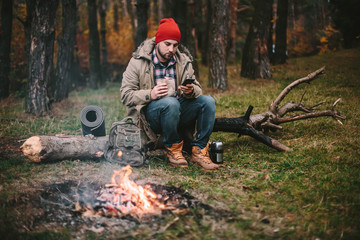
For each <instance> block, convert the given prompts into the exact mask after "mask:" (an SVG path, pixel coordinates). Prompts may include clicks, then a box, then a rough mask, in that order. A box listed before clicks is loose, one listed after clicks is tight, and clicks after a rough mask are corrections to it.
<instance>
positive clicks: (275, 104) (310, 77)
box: [269, 66, 325, 113]
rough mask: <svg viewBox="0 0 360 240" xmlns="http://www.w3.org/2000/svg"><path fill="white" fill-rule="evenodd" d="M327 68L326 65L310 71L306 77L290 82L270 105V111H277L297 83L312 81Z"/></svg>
mask: <svg viewBox="0 0 360 240" xmlns="http://www.w3.org/2000/svg"><path fill="white" fill-rule="evenodd" d="M324 70H325V66H324V67H322V68H320V69H318V70H316V71H315V72H313V73H310V74H309V75H307V76H306V77H303V78H300V79H298V80H296V81H294V82H292V83H290V84H289V85H288V86H287V87H286V88H284V90H282V92H281V93H280V95H279V96H278V97H277V98H276V99H275V101H274V102H273V103H272V104H271V105H270V108H269V109H270V111H271V112H273V113H275V112H276V110H277V108H278V106H279V104H280V103H281V101H282V100H283V99H284V98H285V97H286V95H287V94H288V93H289V92H290V91H291V90H292V89H293V88H295V87H296V86H297V85H299V84H301V83H310V82H311V81H312V80H314V79H315V78H316V77H317V76H318V75H320V74H321V73H323V72H324Z"/></svg>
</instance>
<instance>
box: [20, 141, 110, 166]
mask: <svg viewBox="0 0 360 240" xmlns="http://www.w3.org/2000/svg"><path fill="white" fill-rule="evenodd" d="M108 139H109V137H106V136H105V137H98V138H90V137H86V136H85V137H84V136H66V137H56V136H33V137H31V138H29V139H27V140H26V141H25V142H24V144H23V145H22V146H21V147H20V149H21V151H22V152H23V154H24V155H25V156H26V157H27V158H28V159H30V160H31V161H33V162H51V161H58V160H63V159H97V158H101V157H102V156H103V152H104V151H105V145H106V143H107V141H108Z"/></svg>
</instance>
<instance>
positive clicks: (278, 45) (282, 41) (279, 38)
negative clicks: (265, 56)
mask: <svg viewBox="0 0 360 240" xmlns="http://www.w3.org/2000/svg"><path fill="white" fill-rule="evenodd" d="M287 13H288V0H278V5H277V20H276V29H275V32H276V38H275V54H274V59H273V64H284V63H286V31H287V16H288V14H287Z"/></svg>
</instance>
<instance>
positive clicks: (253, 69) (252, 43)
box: [241, 0, 273, 79]
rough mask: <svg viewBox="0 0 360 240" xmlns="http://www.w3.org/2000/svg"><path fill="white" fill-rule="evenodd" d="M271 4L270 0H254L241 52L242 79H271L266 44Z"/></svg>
mask: <svg viewBox="0 0 360 240" xmlns="http://www.w3.org/2000/svg"><path fill="white" fill-rule="evenodd" d="M272 2H273V1H270V0H256V3H255V12H254V16H253V20H252V23H251V26H250V30H249V33H248V35H247V37H246V42H245V46H244V50H243V57H242V65H241V76H242V77H246V78H250V79H256V78H271V71H270V60H269V54H268V49H267V44H268V37H269V27H270V26H269V25H270V24H271V12H272Z"/></svg>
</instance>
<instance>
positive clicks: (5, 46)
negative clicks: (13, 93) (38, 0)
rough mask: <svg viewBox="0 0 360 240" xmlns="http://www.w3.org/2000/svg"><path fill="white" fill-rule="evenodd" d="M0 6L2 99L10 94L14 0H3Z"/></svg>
mask: <svg viewBox="0 0 360 240" xmlns="http://www.w3.org/2000/svg"><path fill="white" fill-rule="evenodd" d="M0 7H1V22H0V99H2V98H6V97H8V96H9V86H10V80H9V72H10V46H11V44H10V43H11V29H12V17H13V16H12V15H13V13H12V12H13V0H3V1H2V3H1V5H0Z"/></svg>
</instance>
